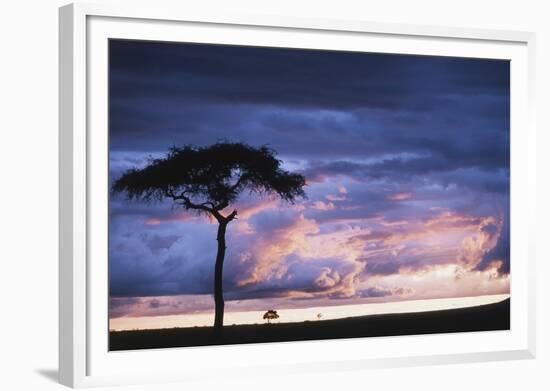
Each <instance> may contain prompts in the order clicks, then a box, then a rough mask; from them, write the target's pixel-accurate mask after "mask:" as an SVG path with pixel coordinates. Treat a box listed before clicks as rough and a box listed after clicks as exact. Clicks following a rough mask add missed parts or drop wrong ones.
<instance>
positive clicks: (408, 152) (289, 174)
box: [60, 5, 535, 387]
mask: <svg viewBox="0 0 550 391" xmlns="http://www.w3.org/2000/svg"><path fill="white" fill-rule="evenodd" d="M533 56H534V36H533V34H531V33H524V32H509V31H487V30H471V29H458V28H442V27H441V28H435V27H426V26H412V25H411V26H408V25H388V24H377V23H367V22H353V21H348V22H344V21H330V20H329V21H321V20H304V19H281V18H271V17H265V16H263V17H244V16H233V15H218V16H214V15H193V14H192V13H189V12H187V11H185V10H184V11H183V12H181V13H178V12H177V10H176V11H174V12H168V11H160V10H146V9H138V8H131V9H123V10H121V9H114V8H108V7H105V6H101V7H96V6H91V5H70V6H66V7H63V8H61V9H60V83H61V85H60V96H61V101H60V106H61V114H60V122H61V129H60V183H61V184H60V237H61V239H60V378H61V381H62V383H64V384H66V385H69V386H74V387H83V386H92V385H101V384H124V383H136V382H151V381H158V382H161V381H173V380H185V379H191V378H200V377H201V376H206V375H208V374H210V373H212V370H215V371H216V373H218V374H220V375H222V374H223V373H230V372H236V371H237V372H238V370H239V369H242V368H247V369H248V370H251V369H253V370H254V371H255V372H256V373H260V374H261V373H266V374H270V373H272V371H273V369H274V368H277V370H278V371H279V372H280V373H285V372H290V371H312V370H331V369H333V370H334V369H336V370H337V369H353V368H365V367H370V366H403V365H420V364H430V363H438V362H466V361H481V360H502V359H519V358H529V357H533V356H534V353H535V352H534V347H535V330H534V324H535V322H534V316H535V309H534V252H533V248H534V234H533V232H532V230H531V228H530V227H531V225H530V221H531V218H532V215H533V211H534V197H535V191H534V187H535V163H534V162H535V160H534V152H535V151H534V147H533V143H534V129H533V126H532V122H531V117H532V110H533V102H532V94H533V85H534V72H533ZM182 362H183V363H185V365H184V366H183V367H184V368H185V369H184V370H182Z"/></svg>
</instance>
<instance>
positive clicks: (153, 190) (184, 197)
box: [112, 142, 306, 331]
mask: <svg viewBox="0 0 550 391" xmlns="http://www.w3.org/2000/svg"><path fill="white" fill-rule="evenodd" d="M281 163H282V162H281V160H279V159H277V158H276V157H275V151H274V150H273V149H271V148H268V147H266V146H263V147H259V148H255V147H252V146H250V145H247V144H243V143H229V142H219V143H216V144H213V145H211V146H208V147H194V146H184V147H183V148H176V147H174V148H172V149H170V151H169V152H168V154H167V155H166V157H164V158H160V159H152V160H151V161H150V162H149V164H148V165H147V166H145V167H144V168H140V169H138V168H132V169H130V170H128V171H126V172H125V173H124V174H123V175H122V176H121V177H120V178H118V179H117V180H116V181H115V182H114V184H113V187H112V190H113V192H115V193H116V192H121V193H126V195H127V197H128V198H129V199H133V198H138V199H142V200H145V201H149V200H153V199H156V200H161V199H170V200H172V201H173V202H174V204H176V205H178V206H181V207H183V208H185V209H186V210H193V211H195V212H197V213H204V214H208V215H210V216H212V217H213V218H214V219H215V220H216V221H217V222H218V234H217V241H218V248H217V254H216V263H215V269H214V270H215V271H214V301H215V307H216V310H215V317H214V327H215V328H216V329H217V330H219V331H221V330H222V328H223V315H224V301H223V292H222V273H223V260H224V258H225V249H226V246H225V232H226V229H227V225H228V224H229V223H230V222H231V221H233V220H234V219H235V218H236V217H237V210H236V209H234V210H233V211H232V212H231V213H226V214H225V215H224V213H223V210H224V209H225V208H227V207H229V205H230V204H231V203H233V202H235V201H236V200H237V198H238V197H239V195H240V194H241V193H242V192H244V191H249V192H250V193H255V194H259V195H260V194H268V195H276V196H278V197H279V198H281V199H282V200H284V201H288V202H291V203H292V202H294V201H295V199H296V198H298V197H305V192H304V190H303V187H304V186H305V183H306V180H305V178H304V176H303V175H300V174H296V173H291V172H288V171H285V170H283V168H282V167H281Z"/></svg>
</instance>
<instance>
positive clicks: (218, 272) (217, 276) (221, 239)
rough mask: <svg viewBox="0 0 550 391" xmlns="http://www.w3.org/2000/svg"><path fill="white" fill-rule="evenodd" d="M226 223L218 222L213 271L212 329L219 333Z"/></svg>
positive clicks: (222, 303) (221, 310)
mask: <svg viewBox="0 0 550 391" xmlns="http://www.w3.org/2000/svg"><path fill="white" fill-rule="evenodd" d="M226 228H227V222H225V221H223V222H220V223H219V225H218V236H217V240H218V253H217V254H216V267H215V271H214V302H215V303H216V315H215V318H214V328H215V329H216V331H217V332H219V333H221V331H222V329H223V310H224V301H223V283H222V281H223V259H224V258H225V230H226Z"/></svg>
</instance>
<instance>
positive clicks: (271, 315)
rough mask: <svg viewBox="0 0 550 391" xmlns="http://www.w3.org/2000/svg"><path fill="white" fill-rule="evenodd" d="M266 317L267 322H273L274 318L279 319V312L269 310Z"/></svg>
mask: <svg viewBox="0 0 550 391" xmlns="http://www.w3.org/2000/svg"><path fill="white" fill-rule="evenodd" d="M264 319H267V323H271V321H272V320H273V319H279V314H277V311H275V310H269V311H267V312H266V313H265V314H264Z"/></svg>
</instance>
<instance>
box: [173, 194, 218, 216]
mask: <svg viewBox="0 0 550 391" xmlns="http://www.w3.org/2000/svg"><path fill="white" fill-rule="evenodd" d="M165 195H166V197H168V198H171V199H172V200H173V201H182V205H183V206H184V207H185V209H195V210H203V211H205V212H210V213H212V210H213V206H214V205H213V204H212V203H211V202H204V203H202V204H195V203H194V202H193V201H191V199H190V198H189V197H187V196H186V195H185V191H182V192H181V193H179V194H175V193H174V191H173V190H171V189H168V190H166V191H165ZM207 205H212V207H211V208H209V207H208V206H207Z"/></svg>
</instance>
